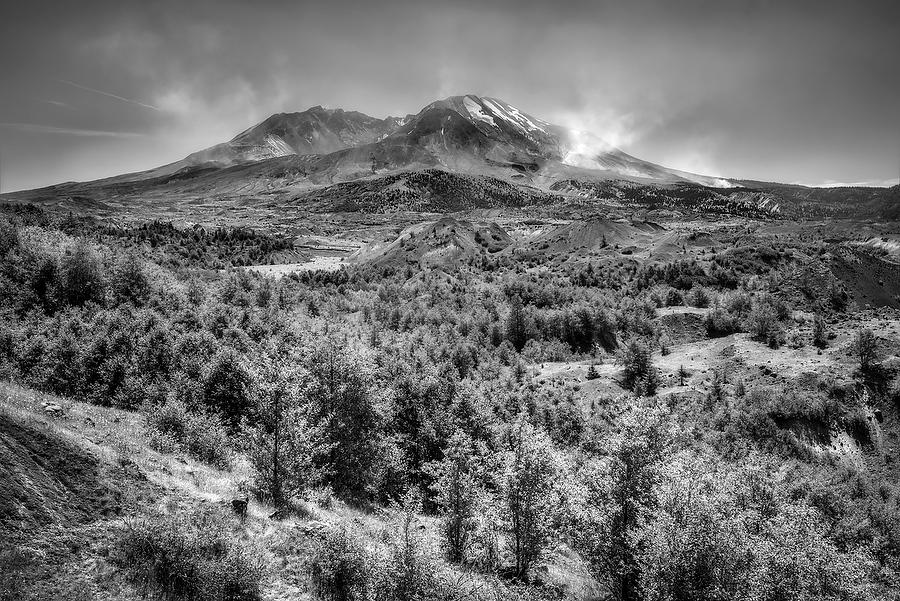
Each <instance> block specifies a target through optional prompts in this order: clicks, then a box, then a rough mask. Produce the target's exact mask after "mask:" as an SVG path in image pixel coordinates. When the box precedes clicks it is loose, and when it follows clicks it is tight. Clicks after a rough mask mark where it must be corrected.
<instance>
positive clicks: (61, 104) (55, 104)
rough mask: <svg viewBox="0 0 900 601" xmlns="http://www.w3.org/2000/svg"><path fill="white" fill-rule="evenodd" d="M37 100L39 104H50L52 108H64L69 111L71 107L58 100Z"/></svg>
mask: <svg viewBox="0 0 900 601" xmlns="http://www.w3.org/2000/svg"><path fill="white" fill-rule="evenodd" d="M38 100H39V101H40V102H44V103H47V104H52V105H53V106H58V107H60V108H64V109H70V108H72V105H71V104H67V103H65V102H62V101H60V100H48V99H46V98H38Z"/></svg>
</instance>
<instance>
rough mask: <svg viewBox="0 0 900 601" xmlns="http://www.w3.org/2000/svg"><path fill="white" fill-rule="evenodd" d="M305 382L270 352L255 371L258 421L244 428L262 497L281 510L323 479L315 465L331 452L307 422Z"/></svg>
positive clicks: (289, 364) (253, 388)
mask: <svg viewBox="0 0 900 601" xmlns="http://www.w3.org/2000/svg"><path fill="white" fill-rule="evenodd" d="M302 377H303V373H302V372H301V370H300V369H299V368H297V366H296V365H295V364H293V363H292V362H290V361H289V360H287V359H286V358H285V357H284V356H283V355H281V354H280V353H278V351H277V350H275V349H268V352H266V353H265V354H264V355H263V356H262V357H261V358H260V360H259V361H258V362H257V364H256V365H255V366H254V369H253V380H252V386H251V389H250V390H251V393H250V400H251V403H252V408H253V415H252V420H247V421H245V424H244V428H245V439H246V443H247V451H248V453H247V454H248V456H249V458H250V462H251V464H252V465H253V467H254V468H255V470H256V486H257V489H258V490H259V492H260V496H261V497H262V498H263V499H266V500H268V501H270V502H271V503H272V504H273V505H274V506H275V507H276V508H282V507H284V506H285V505H286V504H287V502H288V501H289V500H290V499H291V498H293V497H294V496H295V495H297V494H298V493H300V492H301V491H302V490H303V489H305V488H308V487H310V486H313V485H315V484H316V483H317V482H318V481H319V480H320V479H321V477H322V472H321V470H320V469H318V468H317V467H316V464H315V459H316V457H317V456H318V455H319V454H321V453H322V452H324V451H325V450H327V449H326V448H325V447H324V445H323V443H322V441H321V440H320V438H321V436H320V433H319V431H318V430H317V429H315V428H312V427H310V426H309V424H308V422H307V420H306V416H305V413H304V406H303V403H302V399H301V396H300V379H301V378H302Z"/></svg>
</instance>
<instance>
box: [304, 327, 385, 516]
mask: <svg viewBox="0 0 900 601" xmlns="http://www.w3.org/2000/svg"><path fill="white" fill-rule="evenodd" d="M307 369H308V371H309V373H310V376H311V377H310V380H309V382H308V384H307V388H306V390H305V394H306V397H307V398H308V399H309V416H310V423H311V424H313V425H314V426H316V427H319V428H321V432H322V436H323V437H324V440H325V441H326V443H327V444H328V452H327V453H325V454H324V457H323V459H322V460H321V462H320V467H323V468H327V470H328V472H329V474H328V481H329V484H331V487H332V488H333V489H334V492H335V494H337V495H338V496H340V497H342V498H345V499H348V500H351V501H362V500H364V499H366V498H367V497H368V496H369V495H370V493H371V484H372V482H373V481H374V473H375V469H376V467H377V462H378V460H379V448H381V446H382V445H381V431H380V428H381V420H382V416H381V414H380V412H379V411H378V408H377V402H376V397H375V389H374V384H373V382H372V376H371V374H370V372H369V369H368V362H367V361H366V360H365V359H364V358H363V357H361V356H359V355H357V354H356V353H352V352H348V351H346V350H344V349H341V348H339V347H338V345H337V343H336V341H334V340H329V341H328V342H326V343H325V345H324V346H323V348H322V349H321V350H318V351H316V352H313V353H312V354H311V355H310V356H309V357H308V358H307Z"/></svg>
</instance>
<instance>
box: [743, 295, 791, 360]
mask: <svg viewBox="0 0 900 601" xmlns="http://www.w3.org/2000/svg"><path fill="white" fill-rule="evenodd" d="M747 329H748V331H749V332H750V336H751V337H752V338H753V339H754V340H757V341H759V342H765V343H766V344H767V345H769V347H770V348H773V349H777V348H779V347H781V345H783V344H784V339H785V334H784V328H783V327H782V326H781V322H780V321H779V317H778V311H777V309H776V307H774V306H773V305H772V304H770V303H768V302H766V301H760V302H758V303H755V304H754V305H753V309H752V310H751V311H750V315H749V317H748V318H747Z"/></svg>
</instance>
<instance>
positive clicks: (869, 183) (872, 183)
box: [793, 177, 900, 188]
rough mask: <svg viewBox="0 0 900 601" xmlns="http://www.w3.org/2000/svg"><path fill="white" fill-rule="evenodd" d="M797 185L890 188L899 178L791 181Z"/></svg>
mask: <svg viewBox="0 0 900 601" xmlns="http://www.w3.org/2000/svg"><path fill="white" fill-rule="evenodd" d="M793 183H794V184H795V185H798V186H806V187H808V188H890V187H891V186H896V185H897V184H900V179H898V178H896V177H895V178H893V179H871V180H866V181H860V182H839V181H835V180H832V179H828V180H825V181H824V182H793Z"/></svg>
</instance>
